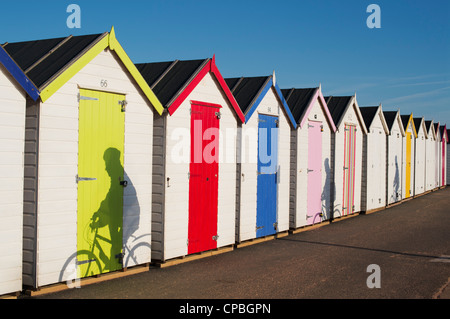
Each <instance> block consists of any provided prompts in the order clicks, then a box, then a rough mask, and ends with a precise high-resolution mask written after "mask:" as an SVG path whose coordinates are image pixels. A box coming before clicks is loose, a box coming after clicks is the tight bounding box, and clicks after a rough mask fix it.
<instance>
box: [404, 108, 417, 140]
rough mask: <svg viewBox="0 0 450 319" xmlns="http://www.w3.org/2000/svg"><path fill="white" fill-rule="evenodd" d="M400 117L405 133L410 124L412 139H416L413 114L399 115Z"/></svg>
mask: <svg viewBox="0 0 450 319" xmlns="http://www.w3.org/2000/svg"><path fill="white" fill-rule="evenodd" d="M400 117H401V119H402V123H403V129H404V130H405V132H407V131H408V126H409V125H410V124H411V128H412V131H413V133H414V138H417V130H416V126H415V125H414V121H413V114H412V113H411V114H410V115H400Z"/></svg>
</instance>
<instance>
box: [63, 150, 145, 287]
mask: <svg viewBox="0 0 450 319" xmlns="http://www.w3.org/2000/svg"><path fill="white" fill-rule="evenodd" d="M103 160H104V163H105V171H106V172H107V174H108V176H109V179H110V181H109V182H110V185H109V190H108V192H107V194H106V196H105V198H104V199H103V200H102V201H101V202H100V203H99V204H98V209H97V210H96V211H95V212H94V213H92V216H91V218H90V222H89V224H86V225H85V226H84V231H83V234H78V236H80V235H81V236H83V242H84V243H85V244H83V245H84V246H85V247H83V248H81V249H80V247H77V248H78V249H77V251H76V252H75V253H73V254H72V255H71V256H70V257H69V258H68V259H67V261H66V262H65V264H64V265H63V267H62V269H61V271H60V275H59V281H60V282H63V281H71V280H74V279H78V278H82V277H88V276H90V275H95V274H97V273H96V272H99V273H100V274H101V273H106V272H109V271H115V270H119V269H122V268H126V267H129V266H134V265H136V264H138V263H139V262H140V261H141V260H144V261H146V260H147V259H148V260H149V259H150V239H151V233H150V232H149V231H148V232H142V231H141V230H140V218H141V208H140V204H139V200H138V194H137V190H136V188H135V186H134V185H133V182H132V180H131V178H130V176H128V174H127V173H126V171H125V170H124V168H123V166H122V163H121V152H120V151H119V150H117V149H116V148H108V149H107V150H105V152H104V154H103ZM92 198H94V199H95V197H92ZM87 247H88V248H87ZM137 248H139V253H140V254H141V255H143V256H144V257H143V258H138V256H137V252H138V251H137ZM147 255H148V258H146V257H145V256H147ZM80 269H83V270H80Z"/></svg>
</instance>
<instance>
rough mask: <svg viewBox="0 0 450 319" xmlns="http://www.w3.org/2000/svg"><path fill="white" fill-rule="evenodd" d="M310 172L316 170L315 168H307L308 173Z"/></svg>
mask: <svg viewBox="0 0 450 319" xmlns="http://www.w3.org/2000/svg"><path fill="white" fill-rule="evenodd" d="M310 172H314V170H313V169H309V168H307V169H306V173H310Z"/></svg>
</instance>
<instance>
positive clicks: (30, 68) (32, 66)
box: [24, 35, 73, 74]
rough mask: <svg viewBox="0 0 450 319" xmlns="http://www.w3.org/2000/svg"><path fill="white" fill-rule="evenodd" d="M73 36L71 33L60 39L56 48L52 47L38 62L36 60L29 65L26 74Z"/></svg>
mask: <svg viewBox="0 0 450 319" xmlns="http://www.w3.org/2000/svg"><path fill="white" fill-rule="evenodd" d="M72 38H73V36H72V35H69V36H68V37H66V38H64V39H63V40H62V41H60V42H59V43H58V44H57V45H56V46H55V47H54V48H52V49H51V50H50V51H49V52H47V53H46V54H44V55H43V56H42V57H41V58H40V59H38V60H37V61H36V62H34V63H33V64H32V65H31V66H29V67H28V69H26V70H25V71H24V72H25V74H27V73H28V72H30V71H31V70H32V69H34V68H35V67H36V66H37V65H38V64H39V63H41V62H42V61H44V60H45V59H47V58H48V57H49V56H50V55H52V54H53V53H54V52H55V51H56V50H58V49H59V48H60V47H61V46H62V45H64V44H65V43H66V42H67V41H69V40H70V39H72Z"/></svg>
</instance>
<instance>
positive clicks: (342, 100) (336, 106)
mask: <svg viewBox="0 0 450 319" xmlns="http://www.w3.org/2000/svg"><path fill="white" fill-rule="evenodd" d="M324 100H325V102H326V103H327V105H328V109H329V110H330V113H331V116H332V117H333V120H334V123H335V125H336V128H338V127H339V126H340V124H341V122H342V121H343V119H344V115H345V114H346V113H347V110H348V109H349V108H351V107H352V108H353V110H354V111H355V113H356V116H357V118H358V122H359V124H360V126H361V128H362V131H363V132H364V134H367V126H366V124H365V123H364V119H363V118H362V115H361V111H360V108H359V105H358V102H357V100H356V95H353V96H327V97H324Z"/></svg>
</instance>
